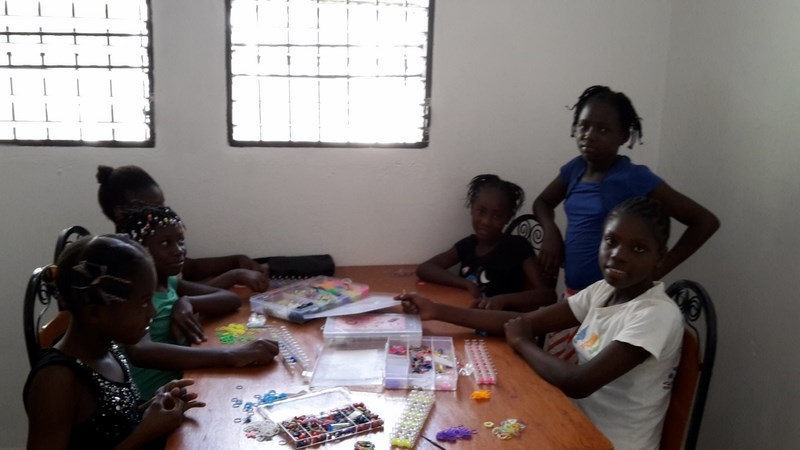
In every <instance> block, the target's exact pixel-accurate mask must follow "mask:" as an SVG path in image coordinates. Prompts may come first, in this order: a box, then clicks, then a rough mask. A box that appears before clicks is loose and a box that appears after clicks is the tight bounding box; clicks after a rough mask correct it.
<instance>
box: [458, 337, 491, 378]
mask: <svg viewBox="0 0 800 450" xmlns="http://www.w3.org/2000/svg"><path fill="white" fill-rule="evenodd" d="M464 349H465V350H466V353H467V359H468V360H469V364H470V365H471V366H472V369H473V372H472V374H473V375H474V376H475V382H476V383H478V384H497V375H496V373H495V370H494V364H493V363H492V358H491V356H489V351H488V350H487V349H486V342H484V341H483V340H482V339H467V340H466V342H464Z"/></svg>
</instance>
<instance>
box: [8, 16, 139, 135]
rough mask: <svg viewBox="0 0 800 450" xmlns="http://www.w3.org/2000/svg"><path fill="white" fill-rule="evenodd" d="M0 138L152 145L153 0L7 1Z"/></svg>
mask: <svg viewBox="0 0 800 450" xmlns="http://www.w3.org/2000/svg"><path fill="white" fill-rule="evenodd" d="M2 6H3V9H2V10H0V142H3V143H13V144H22V145H98V146H100V145H102V146H152V145H153V143H154V137H153V125H152V114H153V113H152V98H153V96H152V86H153V83H152V67H151V64H150V61H151V58H150V54H151V45H150V30H149V27H150V20H149V11H150V8H149V2H148V0H125V1H122V0H74V1H64V0H5V1H3V2H2Z"/></svg>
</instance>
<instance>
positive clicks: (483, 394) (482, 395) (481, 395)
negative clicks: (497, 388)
mask: <svg viewBox="0 0 800 450" xmlns="http://www.w3.org/2000/svg"><path fill="white" fill-rule="evenodd" d="M470 398H472V399H473V400H489V399H490V398H492V391H484V390H478V391H474V392H473V393H472V395H470Z"/></svg>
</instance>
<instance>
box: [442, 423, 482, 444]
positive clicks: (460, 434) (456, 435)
mask: <svg viewBox="0 0 800 450" xmlns="http://www.w3.org/2000/svg"><path fill="white" fill-rule="evenodd" d="M476 433H478V432H477V431H476V430H471V429H469V428H467V427H465V426H464V425H459V426H457V427H450V428H447V429H445V430H442V431H440V432H438V433H436V439H437V440H439V441H446V442H455V441H457V440H459V439H472V435H473V434H476Z"/></svg>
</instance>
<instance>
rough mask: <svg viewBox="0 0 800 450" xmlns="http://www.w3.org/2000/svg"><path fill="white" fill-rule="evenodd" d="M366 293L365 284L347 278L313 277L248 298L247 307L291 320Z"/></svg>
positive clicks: (338, 304)
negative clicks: (248, 304) (248, 305)
mask: <svg viewBox="0 0 800 450" xmlns="http://www.w3.org/2000/svg"><path fill="white" fill-rule="evenodd" d="M368 294H369V286H368V285H366V284H360V283H354V282H352V281H351V280H349V279H347V278H333V277H325V276H319V277H313V278H309V279H307V280H301V281H297V282H295V283H292V284H288V285H286V286H283V287H281V288H278V289H273V290H271V291H266V292H261V293H258V294H255V295H253V296H251V297H250V310H251V311H253V312H259V313H262V314H264V315H269V316H272V317H277V318H279V319H284V320H289V321H291V322H295V323H303V322H305V321H306V318H305V315H306V314H312V313H318V312H320V311H325V310H328V309H331V308H335V307H337V306H341V305H344V304H347V303H351V302H354V301H358V300H360V299H362V298H364V297H366V296H367V295H368Z"/></svg>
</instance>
